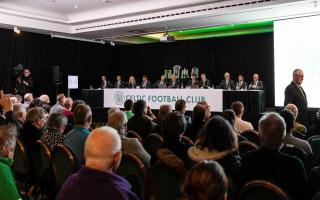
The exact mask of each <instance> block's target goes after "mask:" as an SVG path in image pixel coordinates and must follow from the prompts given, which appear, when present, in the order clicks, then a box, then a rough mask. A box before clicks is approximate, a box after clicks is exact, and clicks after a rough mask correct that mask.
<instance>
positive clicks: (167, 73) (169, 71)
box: [164, 69, 172, 79]
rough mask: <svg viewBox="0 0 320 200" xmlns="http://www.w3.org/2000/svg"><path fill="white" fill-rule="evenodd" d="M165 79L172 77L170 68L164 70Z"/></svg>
mask: <svg viewBox="0 0 320 200" xmlns="http://www.w3.org/2000/svg"><path fill="white" fill-rule="evenodd" d="M164 77H165V79H170V78H171V77H172V70H171V69H170V70H164Z"/></svg>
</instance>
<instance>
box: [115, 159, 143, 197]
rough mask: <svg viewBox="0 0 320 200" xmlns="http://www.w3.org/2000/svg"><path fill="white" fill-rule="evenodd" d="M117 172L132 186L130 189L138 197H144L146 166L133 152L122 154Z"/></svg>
mask: <svg viewBox="0 0 320 200" xmlns="http://www.w3.org/2000/svg"><path fill="white" fill-rule="evenodd" d="M117 172H118V174H119V175H120V176H122V177H123V178H125V179H127V181H128V182H129V183H130V184H131V186H132V191H133V192H134V193H136V194H137V196H138V197H139V199H144V186H145V176H146V168H145V166H144V164H143V162H142V161H141V160H140V159H139V158H138V157H137V156H136V155H134V154H131V153H128V154H123V156H122V160H121V164H120V166H119V168H118V171H117Z"/></svg>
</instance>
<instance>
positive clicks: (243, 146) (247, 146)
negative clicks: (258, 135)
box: [238, 141, 259, 157]
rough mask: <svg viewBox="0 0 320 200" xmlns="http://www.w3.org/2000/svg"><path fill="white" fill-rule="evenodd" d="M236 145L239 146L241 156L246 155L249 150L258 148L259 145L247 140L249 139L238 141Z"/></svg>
mask: <svg viewBox="0 0 320 200" xmlns="http://www.w3.org/2000/svg"><path fill="white" fill-rule="evenodd" d="M238 146H239V154H240V156H241V157H243V156H244V155H246V154H247V153H249V152H251V151H254V150H257V149H259V147H258V146H257V145H256V144H255V143H253V142H249V141H242V142H239V144H238Z"/></svg>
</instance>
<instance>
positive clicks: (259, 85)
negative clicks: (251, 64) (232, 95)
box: [249, 73, 263, 90]
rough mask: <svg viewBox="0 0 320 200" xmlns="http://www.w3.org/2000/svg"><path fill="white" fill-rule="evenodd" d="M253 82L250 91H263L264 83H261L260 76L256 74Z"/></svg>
mask: <svg viewBox="0 0 320 200" xmlns="http://www.w3.org/2000/svg"><path fill="white" fill-rule="evenodd" d="M252 78H253V81H252V82H251V83H250V85H249V89H251V90H263V82H262V81H259V74H257V73H254V74H253V76H252Z"/></svg>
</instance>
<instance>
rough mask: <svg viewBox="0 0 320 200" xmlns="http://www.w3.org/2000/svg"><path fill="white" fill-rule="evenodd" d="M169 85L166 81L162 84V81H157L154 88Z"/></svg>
mask: <svg viewBox="0 0 320 200" xmlns="http://www.w3.org/2000/svg"><path fill="white" fill-rule="evenodd" d="M167 87H168V85H167V83H166V82H165V81H163V83H162V84H161V81H160V80H159V81H157V83H156V84H154V88H167Z"/></svg>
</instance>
